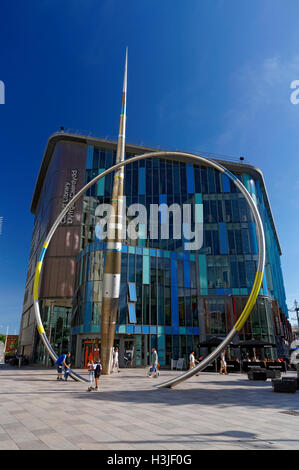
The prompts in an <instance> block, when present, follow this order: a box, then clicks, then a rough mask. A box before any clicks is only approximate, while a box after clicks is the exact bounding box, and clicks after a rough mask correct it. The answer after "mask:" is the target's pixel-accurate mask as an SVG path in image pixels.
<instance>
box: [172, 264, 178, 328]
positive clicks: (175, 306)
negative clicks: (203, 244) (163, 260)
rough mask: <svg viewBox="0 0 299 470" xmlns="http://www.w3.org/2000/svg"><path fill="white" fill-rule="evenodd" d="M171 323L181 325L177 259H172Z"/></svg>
mask: <svg viewBox="0 0 299 470" xmlns="http://www.w3.org/2000/svg"><path fill="white" fill-rule="evenodd" d="M171 317H172V318H171V320H172V321H171V323H172V325H173V326H178V325H179V303H178V277H177V261H176V260H175V259H171Z"/></svg>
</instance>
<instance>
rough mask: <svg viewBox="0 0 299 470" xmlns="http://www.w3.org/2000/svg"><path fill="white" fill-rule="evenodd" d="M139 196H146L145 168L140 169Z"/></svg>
mask: <svg viewBox="0 0 299 470" xmlns="http://www.w3.org/2000/svg"><path fill="white" fill-rule="evenodd" d="M138 194H140V195H144V194H145V168H139V179H138Z"/></svg>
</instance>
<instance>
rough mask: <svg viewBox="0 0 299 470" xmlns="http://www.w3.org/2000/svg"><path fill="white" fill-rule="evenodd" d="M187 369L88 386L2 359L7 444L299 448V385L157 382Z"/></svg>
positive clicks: (2, 428)
mask: <svg viewBox="0 0 299 470" xmlns="http://www.w3.org/2000/svg"><path fill="white" fill-rule="evenodd" d="M76 372H78V373H80V374H81V375H84V376H85V377H86V378H87V372H86V371H79V370H77V371H76ZM179 373H180V372H176V371H163V370H162V372H161V377H160V378H158V379H150V378H147V377H146V375H145V369H121V372H120V373H119V374H117V373H114V374H113V375H111V376H109V377H108V376H104V377H102V378H101V379H100V380H101V382H100V391H99V392H88V391H87V385H84V384H82V383H79V382H74V381H73V380H71V379H69V381H68V382H58V381H57V380H56V371H55V370H54V369H40V368H37V367H29V366H28V367H22V368H21V369H18V368H16V367H10V366H7V365H5V366H3V365H2V366H1V365H0V395H1V402H0V450H3V449H10V450H13V449H15V450H17V449H33V450H39V449H48V450H49V449H53V450H55V449H66V450H76V449H78V450H79V449H85V450H89V449H92V450H94V449H105V450H140V449H144V450H196V449H207V450H211V449H213V450H215V449H218V450H228V449H229V450H259V449H266V450H267V449H275V450H277V449H282V450H284V449H299V391H298V392H297V393H296V394H286V393H274V392H273V391H272V386H271V380H269V379H268V380H267V382H253V381H249V380H248V379H247V375H246V374H230V375H227V376H224V375H220V374H216V373H204V372H203V373H201V374H200V376H198V377H196V376H195V377H192V378H191V379H189V380H188V381H186V382H184V383H183V384H180V385H178V386H177V387H175V388H173V389H171V390H170V389H162V390H157V389H155V388H154V385H155V384H156V383H158V382H162V381H165V380H167V379H169V378H170V377H173V376H174V375H176V374H179ZM287 375H288V376H295V375H296V374H295V372H288V374H287Z"/></svg>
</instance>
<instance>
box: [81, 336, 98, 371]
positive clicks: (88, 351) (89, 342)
mask: <svg viewBox="0 0 299 470" xmlns="http://www.w3.org/2000/svg"><path fill="white" fill-rule="evenodd" d="M100 343H101V341H100V340H99V339H97V338H95V339H85V340H83V344H82V346H83V367H84V369H87V364H88V361H94V362H95V361H96V360H98V359H99V358H100Z"/></svg>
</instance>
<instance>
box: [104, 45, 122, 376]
mask: <svg viewBox="0 0 299 470" xmlns="http://www.w3.org/2000/svg"><path fill="white" fill-rule="evenodd" d="M127 65H128V48H127V49H126V61H125V73H124V82H123V92H122V104H121V114H120V123H119V133H118V141H117V150H116V163H119V162H121V161H123V160H124V159H125V135H126V105H127ZM123 185H124V167H122V168H120V169H119V170H118V171H116V172H115V175H114V180H113V191H112V204H111V205H112V212H111V214H110V217H109V220H108V230H107V250H106V261H105V269H104V276H103V301H102V320H101V359H102V365H103V374H110V372H111V360H112V348H113V344H114V336H115V326H116V321H117V312H118V299H119V292H120V274H121V239H122V238H121V237H122V229H123Z"/></svg>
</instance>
